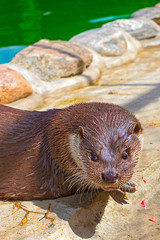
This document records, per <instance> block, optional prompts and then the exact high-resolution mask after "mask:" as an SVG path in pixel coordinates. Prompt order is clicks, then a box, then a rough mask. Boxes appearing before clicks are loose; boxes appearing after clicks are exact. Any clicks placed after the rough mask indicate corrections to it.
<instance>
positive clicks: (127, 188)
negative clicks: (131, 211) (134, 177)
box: [120, 182, 136, 193]
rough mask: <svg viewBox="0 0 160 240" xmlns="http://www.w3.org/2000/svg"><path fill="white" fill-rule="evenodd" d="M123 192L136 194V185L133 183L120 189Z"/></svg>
mask: <svg viewBox="0 0 160 240" xmlns="http://www.w3.org/2000/svg"><path fill="white" fill-rule="evenodd" d="M120 190H121V191H123V192H129V193H134V192H135V191H136V185H135V184H134V183H132V182H128V183H126V184H125V185H123V186H122V187H121V188H120Z"/></svg>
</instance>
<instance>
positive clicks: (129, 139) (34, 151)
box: [0, 103, 142, 200]
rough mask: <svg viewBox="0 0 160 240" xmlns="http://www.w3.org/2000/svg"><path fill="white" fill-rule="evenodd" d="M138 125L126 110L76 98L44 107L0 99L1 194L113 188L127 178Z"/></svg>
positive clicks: (24, 196) (37, 195)
mask: <svg viewBox="0 0 160 240" xmlns="http://www.w3.org/2000/svg"><path fill="white" fill-rule="evenodd" d="M141 134H142V127H141V124H140V122H139V121H138V120H137V119H136V117H135V116H134V115H133V114H132V113H130V112H129V111H128V110H126V109H124V108H122V107H120V106H118V105H113V104H108V103H80V104H76V105H73V106H70V107H68V108H64V109H53V110H48V111H45V112H38V111H23V110H18V109H13V108H11V107H7V106H2V105H0V198H1V199H8V200H9V199H14V200H16V199H21V200H31V199H49V198H58V197H62V196H68V195H71V194H73V193H75V192H76V191H78V190H80V189H81V190H82V191H84V190H86V189H91V190H93V189H103V190H117V189H120V188H123V186H124V185H125V184H126V183H127V182H128V181H129V180H130V179H131V177H132V175H133V172H134V167H135V165H136V163H137V161H138V158H139V154H140V150H141Z"/></svg>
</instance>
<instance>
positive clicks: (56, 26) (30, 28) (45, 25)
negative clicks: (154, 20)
mask: <svg viewBox="0 0 160 240" xmlns="http://www.w3.org/2000/svg"><path fill="white" fill-rule="evenodd" d="M156 3H157V1H156V0H130V1H128V0H121V1H118V0H115V1H113V0H61V1H58V0H56V1H55V0H52V1H49V0H46V1H44V0H19V1H18V0H15V1H13V0H8V1H6V0H1V3H0V47H3V48H0V63H2V62H8V61H10V59H11V58H12V57H13V55H14V54H15V53H17V51H20V50H21V48H22V47H21V46H23V45H30V44H32V43H34V42H36V41H38V40H40V39H42V38H47V39H51V40H57V39H61V40H69V39H70V38H71V37H72V36H74V35H76V34H78V33H80V32H83V31H85V30H88V29H92V28H97V27H100V26H101V25H102V24H103V23H105V22H107V21H111V20H114V19H116V18H127V17H129V15H130V14H131V13H133V12H134V11H136V10H138V9H140V8H144V7H151V6H154V5H155V4H156ZM8 46H10V48H8ZM12 46H17V47H12ZM4 47H7V48H4ZM12 49H13V50H12Z"/></svg>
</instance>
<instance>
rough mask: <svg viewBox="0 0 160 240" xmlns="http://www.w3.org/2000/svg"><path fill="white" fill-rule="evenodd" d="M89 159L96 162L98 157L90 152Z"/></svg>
mask: <svg viewBox="0 0 160 240" xmlns="http://www.w3.org/2000/svg"><path fill="white" fill-rule="evenodd" d="M91 161H93V162H96V161H98V157H97V155H96V154H94V153H91Z"/></svg>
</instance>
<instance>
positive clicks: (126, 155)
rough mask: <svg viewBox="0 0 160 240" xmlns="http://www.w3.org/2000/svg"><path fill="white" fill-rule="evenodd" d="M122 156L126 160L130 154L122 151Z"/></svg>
mask: <svg viewBox="0 0 160 240" xmlns="http://www.w3.org/2000/svg"><path fill="white" fill-rule="evenodd" d="M122 158H123V159H124V160H125V159H127V158H128V154H127V153H126V152H123V153H122Z"/></svg>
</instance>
